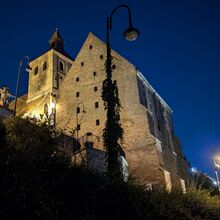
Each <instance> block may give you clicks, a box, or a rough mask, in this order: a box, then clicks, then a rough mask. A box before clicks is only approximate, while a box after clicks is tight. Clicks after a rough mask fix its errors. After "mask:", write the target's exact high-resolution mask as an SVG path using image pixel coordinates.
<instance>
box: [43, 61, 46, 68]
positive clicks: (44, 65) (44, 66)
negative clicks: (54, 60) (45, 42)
mask: <svg viewBox="0 0 220 220" xmlns="http://www.w3.org/2000/svg"><path fill="white" fill-rule="evenodd" d="M46 69H47V61H45V62H44V64H43V70H46Z"/></svg>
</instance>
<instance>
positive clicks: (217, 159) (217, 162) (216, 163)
mask: <svg viewBox="0 0 220 220" xmlns="http://www.w3.org/2000/svg"><path fill="white" fill-rule="evenodd" d="M213 162H214V169H215V177H216V184H217V187H218V194H219V195H220V183H219V176H218V169H219V168H220V156H219V157H217V156H214V157H213Z"/></svg>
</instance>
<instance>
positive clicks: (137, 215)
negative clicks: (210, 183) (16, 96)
mask: <svg viewBox="0 0 220 220" xmlns="http://www.w3.org/2000/svg"><path fill="white" fill-rule="evenodd" d="M57 135H59V134H57V132H55V131H54V130H53V129H51V128H49V127H47V126H46V125H44V124H39V125H35V124H34V123H33V121H31V120H24V119H20V118H8V119H0V140H1V141H0V188H1V191H0V219H16V218H18V217H19V218H21V219H23V220H25V219H52V220H53V219H76V220H78V219H79V220H89V219H90V220H93V219H94V220H99V219H100V220H101V219H106V220H108V219H109V220H110V219H135V220H144V219H147V220H149V219H163V220H166V219H167V220H172V219H173V220H174V219H175V220H176V219H178V220H184V219H195V220H196V219H197V220H198V219H209V220H211V219H213V220H215V219H216V220H217V219H220V199H219V197H211V196H210V193H209V192H208V191H206V190H195V189H194V188H190V189H188V192H187V193H186V194H182V192H178V191H174V192H171V193H168V192H166V191H163V190H153V191H149V190H147V189H146V188H145V187H144V186H141V185H136V184H135V183H134V181H131V180H129V181H128V182H127V183H125V182H122V181H119V180H118V181H117V180H115V181H110V182H109V181H108V180H106V179H105V178H104V177H102V176H98V175H96V174H94V173H91V172H89V171H88V170H87V169H86V168H85V167H83V166H80V167H76V166H72V164H71V162H70V158H69V157H68V155H66V154H65V153H64V152H62V151H60V149H59V148H58V147H56V137H57Z"/></svg>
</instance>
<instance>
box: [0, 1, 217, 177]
mask: <svg viewBox="0 0 220 220" xmlns="http://www.w3.org/2000/svg"><path fill="white" fill-rule="evenodd" d="M124 3H125V4H129V5H130V7H131V10H132V17H133V24H134V26H136V27H137V28H139V30H140V32H141V36H140V38H139V39H138V40H137V41H134V42H128V41H126V40H125V39H124V38H123V36H122V32H123V30H124V29H126V28H127V11H126V10H125V9H121V10H120V11H118V12H117V13H116V14H115V15H114V17H113V30H112V32H111V44H112V48H113V49H114V50H116V51H117V52H118V53H119V54H121V55H122V56H124V57H125V58H127V59H128V60H129V61H130V62H131V63H133V64H134V65H135V66H137V68H138V69H139V70H140V71H141V72H142V73H143V74H144V75H145V77H146V78H147V80H148V81H149V82H150V83H151V84H152V85H153V87H154V88H155V89H156V91H157V92H158V93H159V94H160V95H161V96H162V98H163V99H164V100H165V101H166V102H167V103H168V105H169V106H170V107H171V108H172V109H173V111H174V112H173V121H174V127H175V131H176V134H177V136H178V137H179V138H180V140H181V142H182V148H183V152H184V154H185V155H186V157H187V159H188V161H189V162H190V163H191V165H192V166H195V167H197V168H198V169H199V170H201V171H202V172H207V173H208V174H209V175H211V176H214V173H213V162H212V151H213V149H214V148H216V149H217V150H220V117H219V114H220V92H219V84H220V74H219V73H220V62H219V60H220V1H218V0H216V1H215V0H200V1H199V0H166V1H165V0H148V1H147V0H136V1H134V0H133V1H132V0H130V1H116V0H112V1H109V0H105V1H104V0H94V1H92V0H87V1H86V0H81V1H79V0H71V1H65V0H62V1H57V0H53V1H46V0H44V1H42V0H37V1H31V0H29V1H22V0H20V1H19V0H17V1H12V0H10V1H9V0H1V1H0V28H1V32H0V66H1V73H0V86H1V85H4V84H6V85H8V87H9V88H10V91H11V93H12V94H15V86H16V79H17V71H18V65H19V60H20V59H21V58H22V57H24V56H26V55H28V56H30V58H31V59H34V58H35V57H37V56H39V55H41V54H43V53H44V52H45V51H46V50H47V49H48V46H49V45H48V40H49V38H50V37H51V35H52V34H53V32H54V31H55V28H56V27H58V28H59V31H60V34H61V36H62V37H63V38H64V40H65V48H66V51H67V52H68V53H69V54H70V55H72V56H73V57H75V56H76V55H77V53H78V52H79V49H80V48H81V46H82V44H83V42H84V40H85V38H86V36H87V34H88V33H89V32H93V33H94V34H95V35H96V36H97V37H99V38H100V39H101V40H103V41H105V34H106V16H107V15H109V14H110V12H111V10H112V9H113V8H114V7H116V6H118V5H119V4H124ZM27 79H28V75H27V73H26V72H25V70H23V72H22V77H21V88H20V91H19V94H20V95H21V94H23V93H25V92H26V91H27Z"/></svg>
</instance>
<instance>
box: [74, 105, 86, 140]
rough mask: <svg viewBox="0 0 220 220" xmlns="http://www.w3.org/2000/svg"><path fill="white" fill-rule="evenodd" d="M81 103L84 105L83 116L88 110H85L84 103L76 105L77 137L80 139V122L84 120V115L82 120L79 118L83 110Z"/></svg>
mask: <svg viewBox="0 0 220 220" xmlns="http://www.w3.org/2000/svg"><path fill="white" fill-rule="evenodd" d="M80 105H81V106H82V113H83V116H84V114H85V113H86V111H85V107H84V104H83V103H81V102H80V103H78V104H77V105H76V129H75V130H76V139H77V140H78V139H79V125H80V124H79V123H80V122H81V121H82V119H83V116H82V118H81V121H80V120H79V113H80V111H81V109H80Z"/></svg>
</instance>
